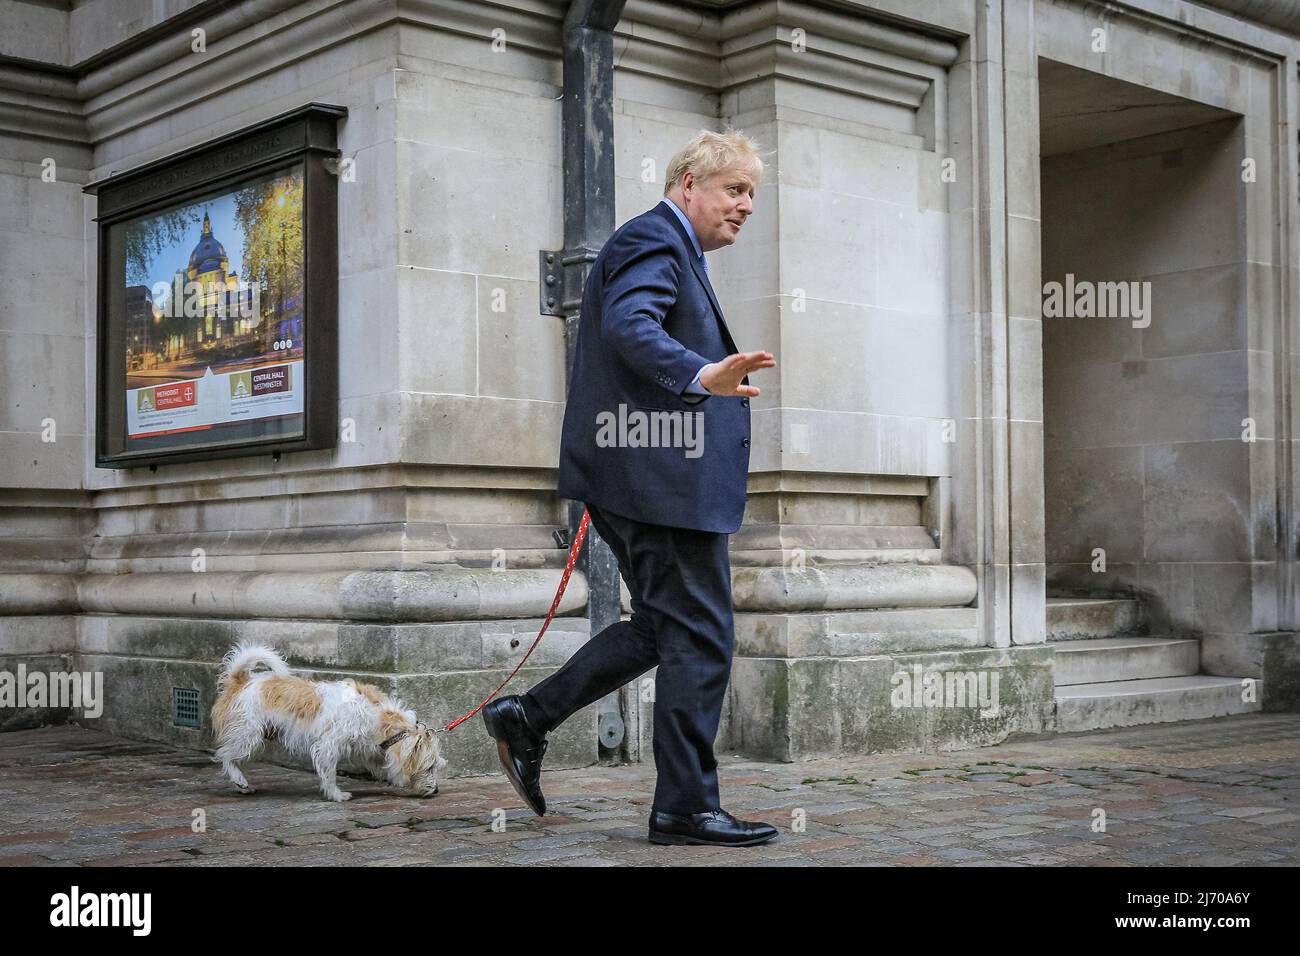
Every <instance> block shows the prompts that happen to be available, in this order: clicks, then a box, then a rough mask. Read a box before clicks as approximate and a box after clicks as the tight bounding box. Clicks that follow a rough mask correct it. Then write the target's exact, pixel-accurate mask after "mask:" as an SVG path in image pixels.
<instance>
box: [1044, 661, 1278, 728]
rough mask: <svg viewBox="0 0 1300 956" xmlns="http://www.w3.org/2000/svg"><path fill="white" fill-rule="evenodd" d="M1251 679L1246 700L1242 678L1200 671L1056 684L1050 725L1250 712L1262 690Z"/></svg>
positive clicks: (1257, 706)
mask: <svg viewBox="0 0 1300 956" xmlns="http://www.w3.org/2000/svg"><path fill="white" fill-rule="evenodd" d="M1254 685H1255V687H1254V696H1255V699H1254V700H1253V701H1250V702H1248V703H1247V702H1244V701H1242V699H1241V697H1242V692H1243V689H1244V688H1243V684H1242V678H1239V677H1210V676H1208V675H1204V674H1199V675H1195V676H1190V677H1154V678H1148V679H1145V680H1121V681H1108V682H1105V683H1100V684H1072V685H1070V686H1067V687H1058V688H1057V689H1056V729H1057V732H1058V733H1073V732H1076V731H1080V730H1098V729H1101V728H1103V727H1132V726H1134V725H1136V724H1161V723H1170V722H1172V721H1176V720H1203V719H1204V718H1206V717H1223V716H1227V715H1229V714H1248V713H1253V712H1255V711H1258V710H1259V709H1260V701H1262V699H1263V696H1264V684H1263V681H1260V680H1256V681H1254Z"/></svg>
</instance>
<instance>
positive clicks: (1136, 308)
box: [1038, 58, 1255, 730]
mask: <svg viewBox="0 0 1300 956" xmlns="http://www.w3.org/2000/svg"><path fill="white" fill-rule="evenodd" d="M1038 76H1039V119H1040V129H1041V137H1042V139H1041V166H1040V175H1041V194H1040V195H1041V210H1042V212H1041V216H1042V220H1041V223H1042V232H1041V236H1042V282H1043V319H1042V337H1043V338H1042V347H1043V433H1044V441H1043V445H1044V458H1043V460H1044V474H1043V488H1044V504H1045V514H1046V521H1045V556H1046V584H1047V598H1048V601H1047V636H1048V640H1049V641H1053V642H1056V643H1057V644H1058V648H1057V650H1058V653H1057V655H1056V664H1055V669H1056V683H1057V694H1056V696H1057V712H1058V722H1059V725H1060V729H1062V730H1082V729H1092V728H1095V727H1101V726H1115V725H1120V724H1127V723H1145V722H1151V721H1156V720H1160V721H1163V720H1181V719H1189V718H1195V717H1208V716H1213V715H1215V714H1222V713H1236V712H1240V711H1241V710H1243V709H1255V708H1250V707H1247V706H1246V705H1245V704H1243V703H1242V702H1241V701H1240V700H1239V697H1240V686H1239V684H1240V682H1239V681H1237V680H1236V679H1234V678H1231V677H1222V676H1209V675H1205V674H1203V673H1201V668H1200V661H1199V655H1198V650H1199V642H1198V641H1197V640H1196V637H1197V635H1198V630H1199V628H1200V626H1201V620H1200V619H1201V617H1202V615H1201V614H1200V613H1199V612H1198V602H1202V603H1203V602H1204V601H1205V600H1206V599H1207V595H1211V596H1212V595H1213V594H1214V593H1215V592H1214V591H1213V589H1212V588H1208V587H1206V585H1207V583H1209V582H1214V583H1218V584H1221V583H1222V580H1223V579H1222V577H1221V575H1222V574H1225V573H1226V574H1232V573H1235V572H1236V571H1237V570H1238V569H1239V568H1240V567H1241V563H1242V562H1249V561H1250V552H1251V540H1252V528H1251V524H1250V517H1249V516H1250V511H1251V509H1250V501H1251V452H1250V449H1251V446H1250V445H1249V444H1248V443H1246V442H1243V441H1242V431H1243V428H1244V427H1248V426H1247V425H1246V424H1244V422H1245V421H1246V420H1248V419H1249V416H1250V410H1249V409H1250V383H1251V379H1252V375H1251V362H1252V361H1253V359H1252V353H1251V351H1250V347H1249V346H1250V343H1249V342H1248V333H1247V328H1248V326H1247V311H1246V310H1247V295H1246V290H1247V281H1248V277H1247V269H1248V262H1247V255H1246V247H1247V244H1246V232H1245V225H1244V222H1245V215H1244V209H1245V196H1244V188H1245V183H1244V182H1243V179H1242V169H1243V167H1242V160H1243V155H1244V153H1243V144H1244V136H1243V123H1242V119H1241V117H1240V116H1239V115H1238V114H1235V113H1230V112H1228V111H1226V110H1222V109H1219V108H1216V107H1212V106H1207V105H1205V104H1203V103H1198V102H1194V101H1192V100H1188V99H1184V98H1181V97H1178V96H1173V95H1171V94H1168V93H1165V92H1161V91H1158V90H1154V89H1150V88H1147V87H1144V86H1139V85H1135V84H1132V83H1127V82H1124V81H1121V80H1118V79H1115V78H1113V77H1109V76H1104V75H1102V74H1100V73H1095V72H1092V71H1089V70H1084V69H1080V68H1077V67H1073V66H1068V65H1065V64H1062V63H1058V62H1055V61H1052V60H1047V59H1041V58H1040V59H1039V61H1038ZM1211 599H1212V597H1211Z"/></svg>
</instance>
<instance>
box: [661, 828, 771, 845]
mask: <svg viewBox="0 0 1300 956" xmlns="http://www.w3.org/2000/svg"><path fill="white" fill-rule="evenodd" d="M775 838H776V834H775V833H772V834H769V835H767V836H760V837H750V838H749V839H748V840H704V839H701V838H700V837H693V836H685V835H684V834H681V833H658V832H656V831H653V830H652V831H651V832H650V835H649V839H650V842H651V843H658V844H660V845H661V846H757V845H758V844H760V843H766V842H767V841H768V840H772V839H775Z"/></svg>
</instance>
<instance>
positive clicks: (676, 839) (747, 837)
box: [650, 810, 776, 846]
mask: <svg viewBox="0 0 1300 956" xmlns="http://www.w3.org/2000/svg"><path fill="white" fill-rule="evenodd" d="M774 836H776V827H774V826H772V825H771V824H768V823H753V822H750V821H748V820H737V819H736V818H735V817H733V816H732V815H731V814H730V813H728V812H727V811H726V810H710V811H708V812H707V813H692V814H689V815H685V814H680V813H664V812H662V811H660V810H651V811H650V842H651V843H664V844H670V845H674V846H680V845H682V844H687V843H691V844H696V843H698V844H703V845H705V846H755V845H756V844H759V843H766V842H767V841H768V840H770V839H772V837H774Z"/></svg>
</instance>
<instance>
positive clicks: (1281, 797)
mask: <svg viewBox="0 0 1300 956" xmlns="http://www.w3.org/2000/svg"><path fill="white" fill-rule="evenodd" d="M245 769H246V773H247V775H248V777H249V779H250V781H251V782H252V783H253V784H254V786H256V787H257V788H258V792H257V793H256V794H254V795H252V796H247V797H244V796H239V795H238V794H236V793H234V792H233V790H231V789H229V784H228V783H227V782H226V781H225V780H224V778H222V777H221V775H220V771H219V768H218V767H217V766H216V765H215V764H213V763H212V762H211V760H210V757H208V756H207V755H205V754H196V753H194V752H193V751H185V750H178V749H174V748H171V747H168V746H165V745H161V744H151V743H141V742H139V741H132V740H126V739H123V738H119V737H113V736H111V735H108V734H102V733H99V732H97V731H94V730H87V729H84V728H79V727H73V726H56V727H44V728H39V729H35V730H22V731H15V732H11V733H5V734H0V866H69V865H79V866H123V865H128V866H303V865H306V866H339V865H353V866H420V865H439V866H658V865H685V866H716V865H719V864H723V865H746V866H809V865H811V866H923V867H930V866H935V867H948V866H956V867H968V866H1060V865H1077V866H1181V865H1192V866H1217V865H1228V866H1295V865H1297V863H1300V790H1298V789H1297V788H1300V715H1292V714H1249V715H1242V716H1236V717H1226V718H1219V719H1214V720H1204V721H1188V722H1185V723H1180V724H1165V725H1147V726H1143V727H1133V728H1121V729H1116V730H1107V731H1098V732H1093V733H1086V734H1070V735H1057V736H1051V737H1041V738H1034V739H1021V740H1017V741H1012V742H1008V743H1005V744H1001V745H998V746H994V747H987V748H982V749H976V750H966V751H955V752H949V753H939V754H903V755H899V754H889V755H855V756H846V757H838V758H833V759H831V758H824V759H816V760H807V761H801V762H798V763H786V764H782V763H763V762H759V761H753V760H746V759H742V758H739V757H735V756H727V755H720V757H719V776H720V780H721V786H722V794H723V804H724V806H725V807H726V808H727V809H728V810H730V811H731V812H732V813H735V814H736V815H737V816H740V817H741V818H743V819H752V820H764V821H766V822H769V823H772V824H773V825H775V826H776V827H777V828H778V829H779V830H780V831H781V832H780V835H779V836H778V837H777V838H776V839H775V840H774V841H772V842H771V843H769V844H766V845H764V846H760V847H746V848H737V849H729V848H715V847H658V846H654V845H652V844H650V843H649V842H647V840H646V821H647V817H648V814H649V806H650V804H651V802H652V799H653V794H654V782H655V777H654V768H653V765H648V764H647V765H643V764H628V765H621V766H609V765H603V764H602V765H594V766H591V767H588V768H585V769H582V770H563V771H554V772H544V773H543V776H542V786H543V790H544V791H545V793H546V795H547V800H548V809H550V810H551V812H550V813H548V814H547V815H546V816H545V817H540V818H539V817H536V816H534V815H533V814H532V813H531V812H529V811H528V810H526V809H524V808H523V807H521V806H520V802H519V799H518V797H517V795H516V794H515V793H514V790H513V789H512V788H511V786H510V784H509V783H508V782H507V781H506V780H505V778H504V777H502V776H500V775H494V776H478V777H452V778H448V779H446V780H445V781H444V782H443V784H442V787H441V792H440V793H439V794H438V795H437V796H435V797H433V798H430V799H427V800H422V799H416V798H408V797H404V796H402V795H400V794H397V793H395V792H393V791H391V790H390V789H388V788H387V787H385V786H383V785H381V784H379V783H375V782H373V781H369V780H362V779H349V780H348V783H347V784H346V788H347V789H350V790H351V791H352V792H353V793H354V794H355V797H354V799H353V800H351V801H350V802H347V803H341V804H335V803H329V802H326V801H324V800H322V799H321V798H320V795H319V791H318V790H317V784H316V778H315V776H314V775H313V774H311V773H308V772H305V771H302V770H297V769H292V768H287V767H279V766H274V765H270V764H252V765H249V766H248V767H246V768H245Z"/></svg>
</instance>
